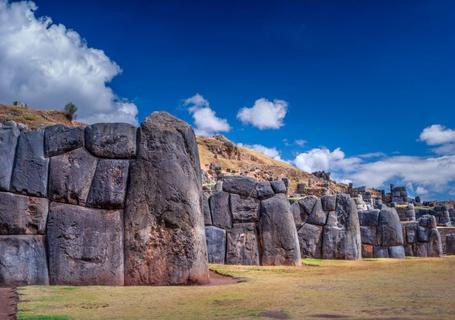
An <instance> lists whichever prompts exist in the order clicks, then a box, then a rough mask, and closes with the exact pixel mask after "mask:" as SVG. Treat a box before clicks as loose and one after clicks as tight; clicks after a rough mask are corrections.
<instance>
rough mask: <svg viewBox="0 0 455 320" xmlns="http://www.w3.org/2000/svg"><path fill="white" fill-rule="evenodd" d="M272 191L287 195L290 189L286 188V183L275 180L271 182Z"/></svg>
mask: <svg viewBox="0 0 455 320" xmlns="http://www.w3.org/2000/svg"><path fill="white" fill-rule="evenodd" d="M270 185H271V186H272V189H273V191H274V192H275V193H287V192H288V188H287V187H286V183H284V181H283V180H274V181H272V182H270Z"/></svg>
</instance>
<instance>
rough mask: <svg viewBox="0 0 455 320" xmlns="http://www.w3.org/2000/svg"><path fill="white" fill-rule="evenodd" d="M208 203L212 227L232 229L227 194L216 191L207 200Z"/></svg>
mask: <svg viewBox="0 0 455 320" xmlns="http://www.w3.org/2000/svg"><path fill="white" fill-rule="evenodd" d="M209 203H210V210H211V212H212V222H213V225H215V226H217V227H219V228H223V229H230V228H231V227H232V217H231V212H230V210H229V193H227V192H224V191H218V192H216V193H214V194H213V195H212V196H211V197H210V198H209Z"/></svg>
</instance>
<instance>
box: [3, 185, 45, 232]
mask: <svg viewBox="0 0 455 320" xmlns="http://www.w3.org/2000/svg"><path fill="white" fill-rule="evenodd" d="M47 212H48V200H47V199H45V198H36V197H27V196H22V195H18V194H13V193H7V192H0V234H1V235H7V234H9V235H13V234H44V233H45V230H46V219H47Z"/></svg>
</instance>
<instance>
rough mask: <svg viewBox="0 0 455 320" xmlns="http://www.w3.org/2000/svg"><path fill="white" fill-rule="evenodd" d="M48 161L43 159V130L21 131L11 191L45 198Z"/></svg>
mask: <svg viewBox="0 0 455 320" xmlns="http://www.w3.org/2000/svg"><path fill="white" fill-rule="evenodd" d="M48 165H49V159H46V158H44V134H43V130H32V131H22V132H21V134H20V136H19V141H18V145H17V151H16V160H15V164H14V170H13V177H12V180H11V189H12V190H13V191H16V192H19V193H27V194H28V195H33V196H42V197H45V196H47V175H48Z"/></svg>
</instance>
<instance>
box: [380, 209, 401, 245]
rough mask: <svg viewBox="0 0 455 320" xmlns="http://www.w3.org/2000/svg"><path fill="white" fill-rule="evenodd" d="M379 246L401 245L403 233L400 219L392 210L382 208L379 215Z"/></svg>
mask: <svg viewBox="0 0 455 320" xmlns="http://www.w3.org/2000/svg"><path fill="white" fill-rule="evenodd" d="M379 231H380V238H381V245H382V246H383V247H392V246H399V245H403V231H402V229H401V223H400V218H399V217H398V213H397V212H396V210H395V209H394V208H388V207H385V206H384V207H383V208H382V209H381V212H380V214H379Z"/></svg>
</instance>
